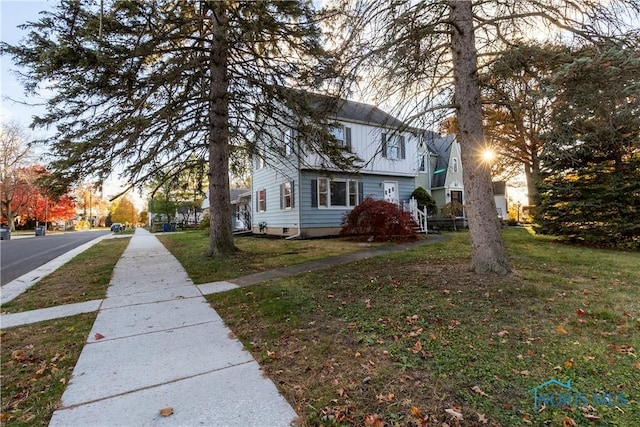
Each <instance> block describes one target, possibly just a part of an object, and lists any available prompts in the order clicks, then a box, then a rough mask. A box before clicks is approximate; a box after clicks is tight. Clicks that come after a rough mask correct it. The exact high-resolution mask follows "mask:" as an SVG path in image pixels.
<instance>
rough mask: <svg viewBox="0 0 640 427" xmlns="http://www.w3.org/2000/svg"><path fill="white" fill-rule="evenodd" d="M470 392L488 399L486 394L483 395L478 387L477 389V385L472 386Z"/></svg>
mask: <svg viewBox="0 0 640 427" xmlns="http://www.w3.org/2000/svg"><path fill="white" fill-rule="evenodd" d="M471 390H473V391H475V392H476V393H478V394H479V395H480V396H482V397H489V395H488V394H487V393H485V392H484V391H482V389H481V388H480V387H478V386H477V385H474V386H473V387H471Z"/></svg>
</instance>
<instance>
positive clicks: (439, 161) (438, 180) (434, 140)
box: [427, 133, 456, 188]
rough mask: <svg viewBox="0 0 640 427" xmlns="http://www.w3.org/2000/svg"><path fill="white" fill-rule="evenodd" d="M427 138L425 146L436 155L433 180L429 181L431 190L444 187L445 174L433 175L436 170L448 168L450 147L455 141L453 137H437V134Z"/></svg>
mask: <svg viewBox="0 0 640 427" xmlns="http://www.w3.org/2000/svg"><path fill="white" fill-rule="evenodd" d="M430 136H431V138H429V136H427V138H428V139H427V146H428V147H430V149H432V150H433V152H434V153H436V154H437V155H438V157H437V158H436V167H435V169H434V170H433V180H432V181H431V186H432V188H438V187H444V184H445V181H446V179H447V174H446V172H442V173H435V172H436V171H438V170H441V169H444V170H445V171H446V170H447V169H448V168H449V159H450V158H451V147H452V146H453V143H454V142H455V140H456V136H455V135H445V136H438V134H436V133H433V134H432V135H430Z"/></svg>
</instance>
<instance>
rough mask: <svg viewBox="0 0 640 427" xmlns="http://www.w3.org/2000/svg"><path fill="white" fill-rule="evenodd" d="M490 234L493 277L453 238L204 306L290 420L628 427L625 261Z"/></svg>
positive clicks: (637, 325)
mask: <svg viewBox="0 0 640 427" xmlns="http://www.w3.org/2000/svg"><path fill="white" fill-rule="evenodd" d="M504 237H505V241H506V247H507V251H508V254H509V258H510V260H511V263H512V266H513V269H514V272H513V273H512V274H511V275H509V276H506V277H498V276H477V275H474V274H471V273H469V272H468V265H469V259H470V258H469V257H470V250H469V239H468V234H467V233H458V234H453V235H452V238H451V239H450V240H448V241H446V242H443V243H438V244H433V245H424V246H421V247H418V248H415V249H412V250H408V251H403V252H399V253H395V254H392V255H388V256H381V257H376V258H373V259H369V260H364V261H359V262H355V263H351V264H348V265H343V266H338V267H334V268H331V269H330V270H322V271H317V272H310V273H307V274H302V275H299V276H296V277H290V278H284V279H277V280H272V281H271V282H268V283H266V284H261V285H257V286H252V287H243V288H240V289H236V290H233V291H229V292H226V293H222V294H214V295H210V296H209V297H208V299H209V301H210V302H211V304H212V305H213V307H214V308H215V309H216V310H217V311H218V312H219V313H220V315H221V316H222V318H223V319H224V320H225V322H226V323H227V324H228V325H229V326H230V327H231V329H232V330H233V331H234V333H235V334H236V335H237V336H238V337H239V338H240V339H241V340H242V342H243V343H244V345H245V346H246V347H247V348H248V349H249V350H250V351H252V353H253V354H254V356H255V357H256V359H257V360H258V361H259V362H260V363H261V364H262V366H263V369H264V371H265V373H266V374H267V375H268V376H269V377H270V378H271V379H272V380H273V381H274V383H275V384H277V385H278V387H279V389H280V391H281V392H282V393H283V394H284V395H285V396H286V398H287V399H288V400H289V402H290V403H291V404H292V405H293V406H294V409H295V410H296V411H297V412H298V414H300V416H301V418H300V424H302V425H310V426H311V425H313V426H316V425H331V426H362V425H372V426H382V425H390V426H438V427H440V426H443V425H449V426H457V425H460V426H463V425H464V426H478V425H493V426H497V425H501V426H515V425H558V426H573V425H580V426H583V425H584V426H588V425H618V426H630V425H636V424H637V421H638V420H640V405H639V403H638V402H639V401H640V358H638V349H640V319H639V317H640V286H639V285H640V270H639V269H638V265H640V254H638V253H625V252H615V251H606V250H595V249H587V248H581V247H573V246H567V245H563V244H559V243H557V242H555V241H554V239H551V238H548V237H544V236H533V235H531V234H530V233H528V232H527V231H526V230H524V229H508V230H505V232H504ZM443 423H444V424H443ZM594 423H595V424H594Z"/></svg>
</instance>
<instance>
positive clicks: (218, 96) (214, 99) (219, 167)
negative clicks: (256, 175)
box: [203, 2, 236, 256]
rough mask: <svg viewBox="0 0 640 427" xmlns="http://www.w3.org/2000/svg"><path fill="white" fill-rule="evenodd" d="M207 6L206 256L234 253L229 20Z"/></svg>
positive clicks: (214, 5) (218, 7) (216, 5)
mask: <svg viewBox="0 0 640 427" xmlns="http://www.w3.org/2000/svg"><path fill="white" fill-rule="evenodd" d="M203 5H204V6H203V7H210V8H211V11H212V12H213V16H212V17H211V19H210V23H211V26H212V29H213V31H212V32H213V33H212V41H211V47H210V66H209V67H210V68H209V71H210V76H209V79H210V84H209V130H210V131H209V221H210V226H211V227H210V230H209V250H208V252H207V255H209V256H224V255H227V254H230V253H232V252H234V251H235V250H236V247H235V245H234V243H233V230H232V228H231V200H230V196H229V92H228V90H229V77H228V75H227V63H228V58H227V55H228V45H227V30H228V18H227V16H226V10H225V8H226V5H225V3H224V2H211V3H209V2H203Z"/></svg>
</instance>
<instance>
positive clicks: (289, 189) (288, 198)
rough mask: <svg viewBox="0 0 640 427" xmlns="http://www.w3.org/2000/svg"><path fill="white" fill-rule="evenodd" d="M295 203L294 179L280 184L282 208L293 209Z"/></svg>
mask: <svg viewBox="0 0 640 427" xmlns="http://www.w3.org/2000/svg"><path fill="white" fill-rule="evenodd" d="M293 203H294V202H293V181H288V182H285V183H282V184H280V209H291V208H293Z"/></svg>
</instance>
